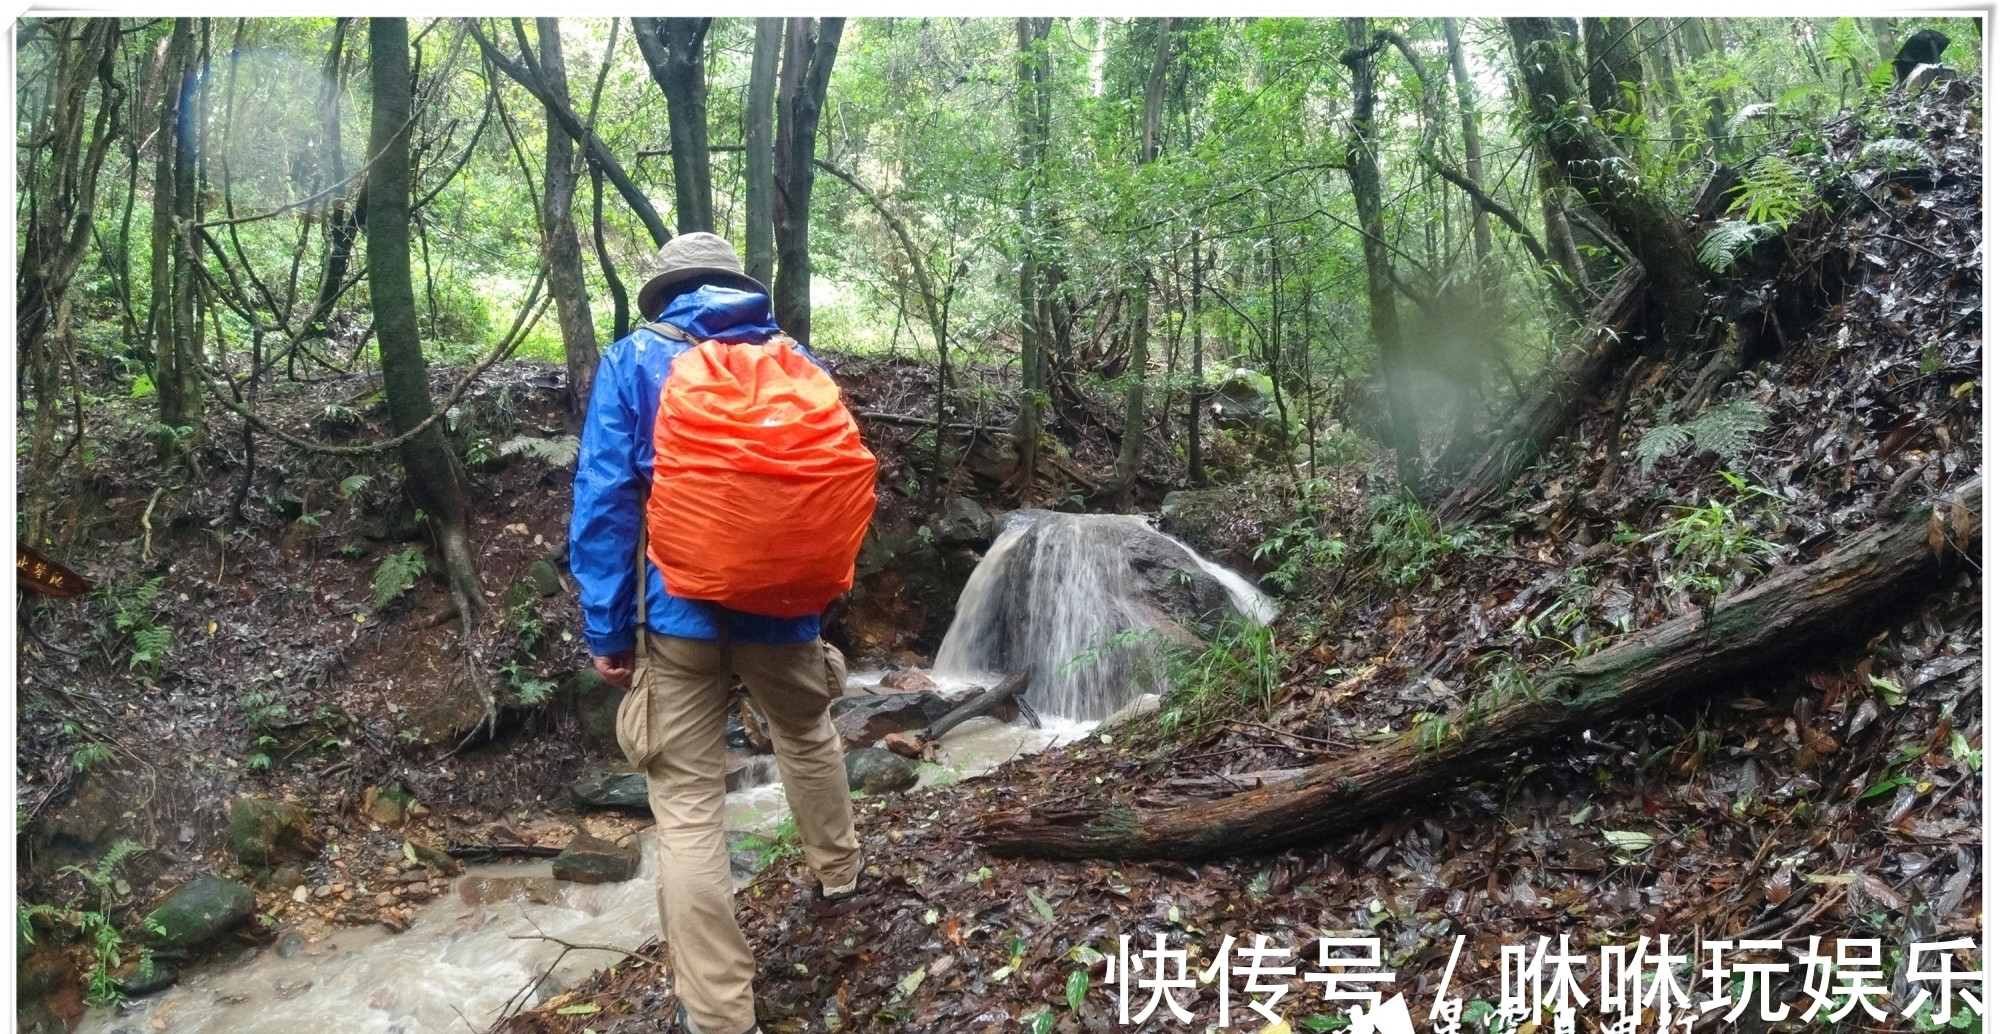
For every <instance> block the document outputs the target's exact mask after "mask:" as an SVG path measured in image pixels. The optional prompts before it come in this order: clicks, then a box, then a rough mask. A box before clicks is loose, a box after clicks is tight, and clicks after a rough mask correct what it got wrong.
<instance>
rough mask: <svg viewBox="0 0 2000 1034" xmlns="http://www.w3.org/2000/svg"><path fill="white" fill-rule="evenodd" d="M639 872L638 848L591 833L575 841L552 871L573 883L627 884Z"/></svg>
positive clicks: (556, 875) (580, 836)
mask: <svg viewBox="0 0 2000 1034" xmlns="http://www.w3.org/2000/svg"><path fill="white" fill-rule="evenodd" d="M638 871H639V849H638V847H636V846H629V847H621V846H619V845H617V844H614V843H612V842H611V841H609V840H603V839H600V838H598V837H594V836H591V835H590V834H588V833H582V834H578V835H577V836H576V837H575V838H574V839H572V840H571V841H570V842H569V846H568V847H565V848H563V853H561V854H559V855H557V856H556V860H555V863H554V865H553V867H552V869H551V872H552V874H553V875H554V876H555V878H556V879H559V880H569V881H570V882H572V883H623V882H625V881H626V880H629V879H631V878H632V874H633V873H636V872H638Z"/></svg>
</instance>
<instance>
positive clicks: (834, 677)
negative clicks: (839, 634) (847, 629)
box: [819, 639, 847, 703]
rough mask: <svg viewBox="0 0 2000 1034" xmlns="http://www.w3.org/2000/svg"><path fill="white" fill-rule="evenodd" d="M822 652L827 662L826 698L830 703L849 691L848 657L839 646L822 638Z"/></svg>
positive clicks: (820, 642) (820, 643)
mask: <svg viewBox="0 0 2000 1034" xmlns="http://www.w3.org/2000/svg"><path fill="white" fill-rule="evenodd" d="M819 645H820V653H821V655H822V656H823V657H824V659H825V662H826V699H827V701H828V702H829V703H830V702H832V701H835V700H838V699H840V698H841V697H842V696H843V695H845V694H846V693H847V658H845V657H842V656H841V655H840V650H839V648H838V647H836V646H834V645H833V644H832V643H829V642H827V641H826V640H824V639H822V640H820V641H819Z"/></svg>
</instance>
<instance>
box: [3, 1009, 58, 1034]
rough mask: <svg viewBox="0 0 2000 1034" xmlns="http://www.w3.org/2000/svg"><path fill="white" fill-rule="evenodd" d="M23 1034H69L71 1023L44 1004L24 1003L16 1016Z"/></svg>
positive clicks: (17, 1028) (16, 1026)
mask: <svg viewBox="0 0 2000 1034" xmlns="http://www.w3.org/2000/svg"><path fill="white" fill-rule="evenodd" d="M14 1023H15V1027H14V1029H15V1030H18V1031H20V1032H21V1034H69V1023H68V1021H66V1020H64V1019H63V1018H62V1017H60V1016H57V1015H56V1014H55V1011H54V1010H52V1009H50V1008H49V1007H48V1005H47V1004H46V1003H43V1002H24V1003H22V1005H21V1006H20V1008H19V1010H18V1011H16V1012H15V1014H14Z"/></svg>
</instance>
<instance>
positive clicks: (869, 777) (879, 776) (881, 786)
mask: <svg viewBox="0 0 2000 1034" xmlns="http://www.w3.org/2000/svg"><path fill="white" fill-rule="evenodd" d="M915 785H917V763H916V762H914V761H911V760H910V759H909V758H906V757H902V756H901V755H897V754H891V753H889V752H888V751H886V750H883V749H882V748H880V747H862V748H861V749H860V750H856V751H853V752H850V753H849V754H848V755H847V788H848V789H850V790H861V791H864V792H866V793H889V792H891V791H895V790H907V789H909V788H910V787H912V786H915Z"/></svg>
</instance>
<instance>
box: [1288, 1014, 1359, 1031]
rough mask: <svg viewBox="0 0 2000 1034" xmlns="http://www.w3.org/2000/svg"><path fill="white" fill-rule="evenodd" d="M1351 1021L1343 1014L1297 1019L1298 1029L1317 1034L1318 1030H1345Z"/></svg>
mask: <svg viewBox="0 0 2000 1034" xmlns="http://www.w3.org/2000/svg"><path fill="white" fill-rule="evenodd" d="M1351 1022H1352V1021H1350V1020H1349V1019H1348V1018H1347V1017H1345V1016H1308V1017H1306V1018H1305V1019H1303V1020H1300V1021H1299V1029H1300V1030H1310V1031H1314V1032H1315V1034H1317V1032H1320V1031H1328V1030H1345V1029H1347V1027H1348V1026H1349V1024H1350V1023H1351Z"/></svg>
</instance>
